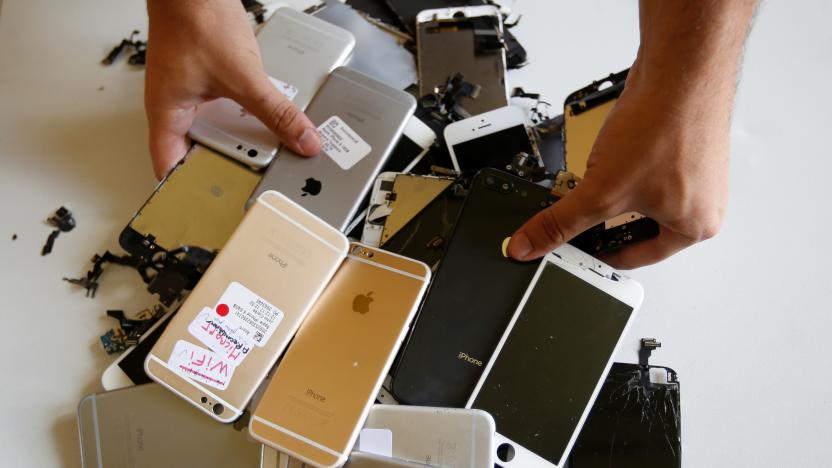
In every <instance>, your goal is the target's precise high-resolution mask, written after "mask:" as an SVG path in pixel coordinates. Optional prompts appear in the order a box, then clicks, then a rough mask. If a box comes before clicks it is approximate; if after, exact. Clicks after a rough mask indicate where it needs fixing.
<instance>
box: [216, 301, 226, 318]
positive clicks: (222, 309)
mask: <svg viewBox="0 0 832 468" xmlns="http://www.w3.org/2000/svg"><path fill="white" fill-rule="evenodd" d="M217 315H219V316H220V317H225V316H226V315H228V306H227V305H225V304H220V305H218V306H217Z"/></svg>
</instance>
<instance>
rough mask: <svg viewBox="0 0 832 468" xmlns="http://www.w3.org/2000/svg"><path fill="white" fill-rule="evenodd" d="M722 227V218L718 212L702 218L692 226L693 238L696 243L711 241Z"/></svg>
mask: <svg viewBox="0 0 832 468" xmlns="http://www.w3.org/2000/svg"><path fill="white" fill-rule="evenodd" d="M721 227H722V216H721V213H719V212H718V211H714V212H712V213H708V214H706V215H704V216H702V217H701V218H700V219H699V221H698V222H697V223H696V224H695V226H694V233H693V234H694V238H695V239H696V240H697V241H703V240H707V239H711V238H713V237H714V236H716V235H717V234H718V233H719V229H720V228H721Z"/></svg>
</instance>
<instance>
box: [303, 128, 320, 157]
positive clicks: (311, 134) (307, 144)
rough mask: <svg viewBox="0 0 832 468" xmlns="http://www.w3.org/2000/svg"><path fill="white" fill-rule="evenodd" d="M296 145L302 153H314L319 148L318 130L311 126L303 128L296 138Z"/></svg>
mask: <svg viewBox="0 0 832 468" xmlns="http://www.w3.org/2000/svg"><path fill="white" fill-rule="evenodd" d="M298 146H299V147H300V149H301V151H302V152H303V153H304V154H309V155H311V154H316V153H318V152H319V151H320V150H321V137H320V136H318V131H317V130H315V129H314V128H311V127H306V128H304V129H303V134H302V135H301V136H300V138H299V139H298Z"/></svg>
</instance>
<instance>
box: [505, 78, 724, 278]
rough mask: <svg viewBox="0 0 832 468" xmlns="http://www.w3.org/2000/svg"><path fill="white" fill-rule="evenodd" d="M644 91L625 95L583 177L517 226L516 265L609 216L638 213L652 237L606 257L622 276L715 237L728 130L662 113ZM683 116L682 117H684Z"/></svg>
mask: <svg viewBox="0 0 832 468" xmlns="http://www.w3.org/2000/svg"><path fill="white" fill-rule="evenodd" d="M655 98H656V96H655V93H651V92H650V90H646V89H645V90H642V89H633V88H628V89H626V90H625V92H624V93H623V94H622V96H621V98H620V99H619V101H618V103H617V104H616V106H615V107H614V108H613V110H612V112H611V113H610V115H609V117H608V119H607V121H606V123H605V125H604V127H603V129H602V130H601V132H600V134H599V135H598V139H597V140H596V142H595V145H594V146H593V149H592V153H591V154H590V158H589V162H588V165H587V171H586V173H585V178H584V179H583V180H582V181H581V182H580V183H579V184H578V185H577V187H576V188H575V189H574V190H573V191H572V192H570V193H569V194H568V195H567V196H565V197H564V198H563V199H561V200H560V201H558V202H557V203H555V204H554V205H552V206H551V207H549V208H548V209H546V210H544V211H542V212H540V213H539V214H537V215H536V216H534V217H533V218H532V219H531V220H529V221H528V222H527V223H526V224H525V225H524V226H523V227H521V228H520V229H519V230H518V231H517V232H516V233H515V234H514V235H513V236H512V240H511V243H510V244H509V248H508V252H509V254H510V255H511V256H512V257H513V258H515V259H518V260H531V259H535V258H538V257H541V256H543V255H545V254H546V253H547V252H550V251H552V250H553V249H554V248H556V247H557V246H559V245H561V244H563V243H564V242H566V241H568V240H569V239H571V238H572V237H574V236H576V235H578V234H580V233H581V232H583V231H585V230H586V229H589V228H590V227H592V226H595V225H596V224H599V223H602V222H604V221H605V220H607V219H610V218H612V217H614V216H616V215H619V214H622V213H626V212H629V211H637V212H639V213H642V214H644V215H647V216H650V217H651V218H653V219H655V220H656V221H657V222H658V223H659V224H660V233H659V235H658V237H656V238H654V239H650V240H646V241H643V242H638V243H636V244H633V245H631V246H628V247H625V248H623V249H621V250H619V251H616V252H613V253H611V254H607V255H605V256H604V260H606V261H607V262H608V263H610V264H611V265H612V266H614V267H617V268H622V269H629V268H635V267H638V266H642V265H648V264H651V263H655V262H658V261H660V260H662V259H664V258H666V257H669V256H670V255H673V254H674V253H676V252H677V251H679V250H681V249H683V248H685V247H688V246H690V245H692V244H694V243H696V242H699V241H701V240H704V239H707V238H710V237H712V236H713V235H715V234H716V232H717V230H718V229H719V226H720V223H721V221H722V217H723V213H724V210H725V205H726V202H727V197H728V147H729V142H728V126H727V125H715V124H714V123H713V122H710V121H709V120H708V118H707V114H704V115H703V116H704V117H705V118H703V119H701V120H695V119H691V118H688V117H686V116H684V115H680V114H668V113H667V112H664V111H663V109H664V104H658V102H657V100H656V99H655ZM686 115H687V114H686Z"/></svg>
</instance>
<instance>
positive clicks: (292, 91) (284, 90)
mask: <svg viewBox="0 0 832 468" xmlns="http://www.w3.org/2000/svg"><path fill="white" fill-rule="evenodd" d="M269 79H270V80H271V81H272V84H273V85H274V87H275V88H277V90H278V91H280V94H282V95H284V96H286V99H288V100H290V101H291V100H292V99H294V98H295V96H296V95H297V94H298V88H296V87H294V86H292V85H290V84H289V83H284V82H282V81H280V80H278V79H277V78H272V77H271V76H270V77H269Z"/></svg>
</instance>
